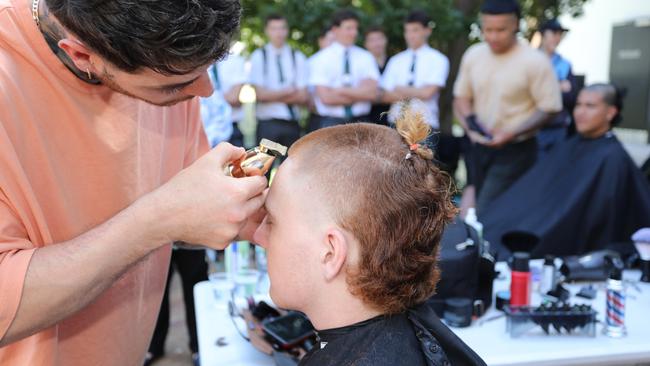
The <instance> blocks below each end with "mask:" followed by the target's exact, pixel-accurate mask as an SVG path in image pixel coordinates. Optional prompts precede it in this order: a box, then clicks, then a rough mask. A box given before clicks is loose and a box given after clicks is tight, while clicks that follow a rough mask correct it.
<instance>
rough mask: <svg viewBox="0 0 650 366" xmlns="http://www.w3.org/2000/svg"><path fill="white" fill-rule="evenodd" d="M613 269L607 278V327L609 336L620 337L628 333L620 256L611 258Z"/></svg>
mask: <svg viewBox="0 0 650 366" xmlns="http://www.w3.org/2000/svg"><path fill="white" fill-rule="evenodd" d="M609 262H610V265H611V269H610V272H609V278H608V279H607V299H606V300H605V301H606V306H607V307H606V311H605V327H604V329H603V332H604V333H605V335H607V336H608V337H612V338H620V337H624V336H625V335H626V334H627V331H626V329H625V286H624V284H623V262H622V261H621V260H620V259H619V258H612V259H611V260H609Z"/></svg>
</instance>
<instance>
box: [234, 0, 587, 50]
mask: <svg viewBox="0 0 650 366" xmlns="http://www.w3.org/2000/svg"><path fill="white" fill-rule="evenodd" d="M586 1H588V0H520V3H521V5H522V9H523V13H524V16H525V18H524V19H525V22H526V25H527V27H526V28H525V29H524V32H525V34H526V35H527V36H531V35H532V33H533V32H534V30H535V29H536V28H537V27H538V26H539V24H540V23H541V22H543V21H544V20H546V19H549V18H553V17H557V16H558V15H560V14H571V15H573V16H577V15H580V14H581V11H582V6H583V5H584V3H585V2H586ZM481 2H482V1H481V0H434V1H432V0H273V1H256V0H242V4H243V8H244V17H243V20H242V31H241V37H242V41H244V43H245V44H246V45H247V47H248V50H249V51H250V50H252V49H254V48H257V47H259V46H261V45H262V44H264V42H265V40H264V30H263V27H264V18H265V17H266V16H267V15H269V14H271V13H279V14H283V15H285V16H286V17H287V19H288V22H289V26H290V28H291V30H292V31H291V35H290V42H291V43H292V45H293V46H294V47H297V48H300V49H301V50H303V51H304V52H305V53H307V54H312V53H313V52H314V51H315V50H316V48H317V46H316V40H317V38H318V35H319V33H320V32H321V31H322V29H324V28H325V27H326V26H327V25H329V21H330V18H331V16H332V14H333V13H334V12H335V11H336V10H338V9H341V8H352V9H355V10H356V11H357V12H358V14H359V16H360V17H361V33H363V29H365V28H366V27H368V26H370V25H379V26H381V27H383V28H384V29H385V31H386V33H387V35H388V38H389V45H390V46H389V47H390V49H389V52H390V53H394V52H397V51H398V50H400V49H403V47H404V39H403V37H402V25H403V20H404V18H405V17H406V15H407V14H408V13H409V12H410V11H411V10H412V9H421V10H424V11H426V12H427V13H428V14H430V15H431V18H432V22H431V25H432V26H433V29H434V31H433V34H432V37H431V44H432V45H433V46H434V47H436V48H438V49H440V50H442V51H445V50H446V49H448V47H449V43H450V42H454V41H455V40H457V39H458V38H465V37H467V36H468V34H469V31H470V26H471V25H472V24H476V23H477V18H478V8H479V7H480V4H481ZM361 36H362V34H360V38H361Z"/></svg>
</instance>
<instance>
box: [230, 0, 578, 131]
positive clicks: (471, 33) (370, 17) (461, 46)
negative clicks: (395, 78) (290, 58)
mask: <svg viewBox="0 0 650 366" xmlns="http://www.w3.org/2000/svg"><path fill="white" fill-rule="evenodd" d="M587 1H589V0H519V3H520V4H521V7H522V14H523V23H524V26H523V27H522V32H523V34H524V36H526V38H528V39H530V38H531V37H532V35H533V34H534V32H535V31H536V30H537V28H538V27H539V25H540V24H541V23H542V22H544V21H545V20H547V19H551V18H554V17H558V16H559V15H563V14H570V15H572V16H579V15H580V14H581V13H582V8H583V6H584V4H585V3H586V2H587ZM482 2H483V0H265V1H259V0H242V5H243V9H244V16H243V19H242V29H241V39H242V41H243V42H244V43H245V44H246V47H247V51H248V52H251V51H252V50H253V49H255V48H257V47H260V46H261V45H263V44H264V42H265V39H264V30H263V27H264V18H265V17H266V16H267V15H269V14H271V13H279V14H283V15H284V16H285V17H286V18H287V20H288V22H289V27H290V29H291V34H290V40H289V42H290V43H291V45H292V46H293V47H296V48H298V49H301V50H302V51H303V52H304V53H305V54H307V55H311V54H312V53H314V52H315V51H316V50H317V39H318V35H319V34H320V33H321V31H322V29H323V28H325V26H326V25H329V22H330V18H331V15H332V14H333V13H334V12H335V11H337V10H338V9H341V8H353V9H355V10H356V11H357V13H358V14H359V16H360V18H361V30H360V36H359V44H361V38H362V36H363V30H364V29H366V28H367V27H368V26H370V25H379V26H381V27H383V28H384V30H385V31H386V33H387V36H388V40H389V46H388V48H389V49H388V52H389V54H394V53H396V52H398V51H400V50H402V49H404V38H403V35H402V28H403V21H404V18H405V17H406V15H407V14H408V13H409V12H410V11H411V10H413V9H420V10H424V11H426V12H427V13H428V14H429V15H430V16H431V18H432V22H431V25H432V27H433V33H432V35H431V39H430V43H431V45H432V46H433V47H435V48H437V49H438V50H440V51H441V52H442V53H444V54H445V55H447V57H449V61H450V63H451V70H450V74H449V78H448V80H447V88H445V89H444V91H443V94H442V96H441V101H440V120H441V127H442V129H443V131H446V132H449V129H450V126H451V119H452V118H451V117H452V114H451V102H452V99H453V98H452V95H451V94H452V93H451V90H452V88H451V86H452V85H453V82H454V80H455V79H456V75H457V72H458V66H459V64H460V58H461V56H462V55H463V52H464V51H465V49H467V47H468V46H469V45H470V44H471V43H472V42H476V41H478V36H479V34H480V28H479V25H478V10H479V8H480V6H481V4H482Z"/></svg>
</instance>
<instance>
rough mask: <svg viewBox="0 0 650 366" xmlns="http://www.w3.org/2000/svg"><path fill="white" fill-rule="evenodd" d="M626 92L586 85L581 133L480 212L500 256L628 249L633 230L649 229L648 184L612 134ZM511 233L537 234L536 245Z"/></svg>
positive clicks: (579, 113) (578, 115)
mask: <svg viewBox="0 0 650 366" xmlns="http://www.w3.org/2000/svg"><path fill="white" fill-rule="evenodd" d="M622 94H623V93H622V92H621V91H620V90H618V89H617V88H616V87H614V86H613V85H610V84H594V85H590V86H588V87H586V88H584V89H583V90H582V91H581V92H580V94H579V95H578V102H577V105H576V108H575V110H574V112H573V116H574V119H575V124H576V130H577V132H578V133H577V134H576V135H575V136H573V137H572V138H570V139H568V140H565V141H564V142H562V143H559V144H558V145H557V146H556V147H555V148H554V149H553V150H551V151H550V153H549V155H548V159H544V160H542V161H539V162H538V163H537V164H536V165H534V166H533V167H532V168H531V169H530V171H529V172H527V173H526V174H525V175H524V176H522V177H521V178H520V179H519V180H518V181H517V182H516V183H515V184H514V185H513V186H512V187H511V188H510V189H509V190H508V191H506V192H504V193H503V194H502V195H501V196H499V198H497V199H496V200H495V201H494V203H493V204H492V205H491V206H490V207H489V208H487V209H486V210H485V211H484V212H483V213H481V214H480V217H479V219H480V221H481V222H482V223H483V225H484V232H485V237H486V239H487V240H488V241H490V243H492V244H493V245H496V247H497V248H498V249H499V259H501V260H503V259H507V257H508V256H509V253H510V252H511V251H513V250H526V251H530V252H531V254H532V256H533V257H541V256H544V255H547V254H552V255H556V256H560V255H570V254H582V253H586V252H590V251H593V250H598V249H606V248H608V249H614V250H618V251H620V252H622V253H623V254H626V253H628V252H629V250H630V248H631V245H630V243H629V240H630V237H631V235H632V234H633V233H634V232H635V231H636V230H637V229H639V228H642V227H647V226H650V185H649V184H648V181H647V180H646V179H645V178H644V177H643V175H642V174H641V171H640V170H639V168H638V167H637V166H636V165H635V164H634V162H633V161H632V159H631V158H630V156H629V155H628V154H627V152H626V151H625V150H624V149H623V146H622V145H621V143H620V142H619V140H618V139H617V138H616V136H615V135H614V133H613V132H612V131H611V129H612V127H614V126H616V125H617V124H618V123H619V122H620V120H621V110H622V108H623V95H622ZM513 232H514V233H521V232H524V233H529V234H533V235H534V236H536V237H537V238H538V243H537V244H536V245H532V246H530V244H529V246H530V247H527V248H521V247H514V248H513V246H515V245H517V244H521V243H516V242H515V243H512V242H509V240H508V238H512V237H513V236H512V233H513ZM504 235H505V238H504ZM515 237H516V235H515ZM528 243H530V242H528ZM632 250H633V249H632Z"/></svg>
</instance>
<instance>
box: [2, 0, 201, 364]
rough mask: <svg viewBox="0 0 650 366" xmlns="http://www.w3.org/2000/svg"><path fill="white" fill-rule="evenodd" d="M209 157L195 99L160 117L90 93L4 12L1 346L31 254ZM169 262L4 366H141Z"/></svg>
mask: <svg viewBox="0 0 650 366" xmlns="http://www.w3.org/2000/svg"><path fill="white" fill-rule="evenodd" d="M207 150H208V145H207V139H206V138H205V135H204V133H203V129H202V126H201V120H200V116H199V105H198V101H197V99H196V98H195V99H193V100H191V101H188V102H184V103H180V104H178V105H176V106H173V107H157V106H153V105H150V104H147V103H145V102H142V101H138V100H135V99H132V98H129V97H126V96H124V95H121V94H119V93H115V92H113V91H111V90H110V89H108V88H106V87H104V86H93V85H89V84H87V83H85V82H83V81H81V80H79V79H78V78H76V77H75V76H74V75H73V74H72V73H71V72H70V71H69V70H68V69H67V68H66V67H65V66H64V65H63V64H62V63H61V61H60V60H59V59H58V58H56V56H55V55H54V54H53V53H52V51H51V50H50V49H49V47H48V46H47V44H46V42H45V40H44V39H43V37H42V36H41V33H40V31H39V30H38V29H37V27H36V24H35V23H34V21H33V20H32V18H31V13H30V11H29V9H28V4H27V3H26V2H25V1H21V0H0V339H1V338H2V337H3V336H4V335H5V333H6V332H7V329H8V328H9V326H10V325H11V322H12V320H13V319H14V317H15V314H16V310H17V308H18V304H19V302H20V298H21V291H22V287H23V283H24V279H25V275H26V272H27V268H28V266H29V261H30V259H31V256H32V255H33V253H34V251H35V250H37V248H40V247H43V246H46V245H51V244H53V243H58V242H62V241H66V240H69V239H72V238H74V237H76V236H78V235H80V234H82V233H84V232H86V231H88V230H89V229H91V228H93V227H94V226H96V225H98V224H100V223H102V222H104V221H106V220H107V219H109V218H110V217H112V216H114V215H115V214H116V213H118V212H119V211H120V210H122V209H123V208H125V207H127V206H128V205H129V204H131V203H132V202H133V201H135V200H136V199H137V198H138V197H140V196H142V195H143V194H145V193H147V192H149V191H151V190H153V189H155V188H156V187H158V186H160V185H161V184H162V183H164V182H165V181H167V180H169V179H170V178H171V177H172V176H173V175H174V174H176V173H177V172H178V171H180V170H181V169H182V168H184V167H186V166H187V165H189V164H190V163H191V162H193V161H194V160H195V159H196V158H197V157H198V156H199V155H200V154H202V153H203V152H205V151H207ZM169 257H170V246H169V245H167V246H164V247H163V248H161V249H159V250H157V251H155V252H153V253H151V255H149V256H147V257H146V258H145V259H144V260H142V261H140V262H139V263H138V264H137V265H135V266H134V267H133V268H132V269H130V270H129V271H128V272H127V273H126V274H125V275H124V276H122V277H121V278H120V279H119V280H118V281H117V282H116V283H114V285H113V286H112V287H110V288H109V289H108V290H107V291H106V292H105V293H104V294H102V295H101V296H100V297H99V298H97V300H96V301H94V302H93V303H91V305H89V306H87V307H86V308H84V309H83V310H81V311H79V312H78V313H76V314H74V315H72V316H71V317H69V318H67V319H65V320H63V321H61V322H60V323H58V324H56V325H55V326H53V327H51V328H49V329H46V330H44V331H42V332H39V333H37V334H35V335H33V336H31V337H28V338H26V339H23V340H20V341H18V342H15V343H12V344H10V345H7V346H5V347H3V348H0V365H3V366H11V365H17V366H25V365H30V366H41V365H63V366H75V365H80V366H88V365H120V366H130V365H134V366H135V365H141V364H142V361H143V358H144V355H145V353H146V350H147V347H148V345H149V341H150V338H151V335H152V333H153V327H154V324H155V322H156V318H157V316H158V310H159V307H160V301H161V298H162V294H163V290H164V286H165V281H166V273H167V268H168V266H169ZM61 265H62V266H65V265H66V264H65V263H61ZM88 265H89V266H92V265H93V263H88ZM74 275H75V274H74V273H70V276H74Z"/></svg>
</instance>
